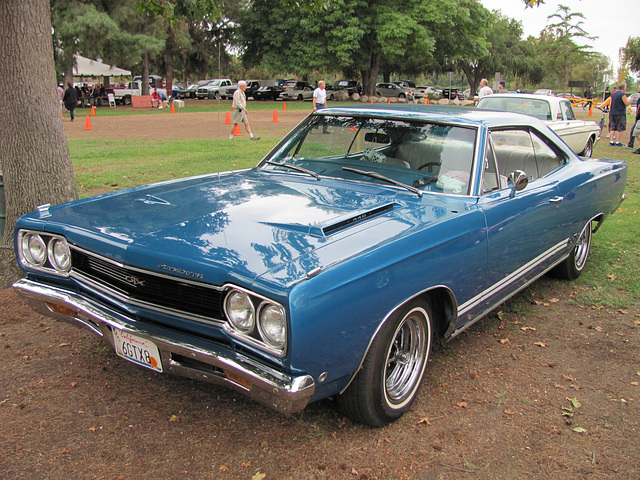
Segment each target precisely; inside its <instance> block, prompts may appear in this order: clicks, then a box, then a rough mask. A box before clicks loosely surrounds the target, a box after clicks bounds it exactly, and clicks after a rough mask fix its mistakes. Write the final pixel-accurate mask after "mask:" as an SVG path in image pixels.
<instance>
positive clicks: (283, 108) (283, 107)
mask: <svg viewBox="0 0 640 480" xmlns="http://www.w3.org/2000/svg"><path fill="white" fill-rule="evenodd" d="M286 109H287V102H282V110H286Z"/></svg>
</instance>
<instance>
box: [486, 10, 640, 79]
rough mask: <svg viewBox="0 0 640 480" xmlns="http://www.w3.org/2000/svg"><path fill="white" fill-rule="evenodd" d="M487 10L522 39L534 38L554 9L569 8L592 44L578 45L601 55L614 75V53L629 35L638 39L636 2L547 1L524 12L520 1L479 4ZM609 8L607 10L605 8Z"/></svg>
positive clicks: (554, 11) (639, 13) (624, 43)
mask: <svg viewBox="0 0 640 480" xmlns="http://www.w3.org/2000/svg"><path fill="white" fill-rule="evenodd" d="M480 1H481V2H482V5H484V7H485V8H487V9H488V10H501V11H502V13H503V15H505V16H507V17H510V18H513V19H515V20H518V21H520V22H521V23H522V29H523V32H524V38H527V37H529V35H533V36H535V37H537V36H538V35H539V34H540V32H541V31H542V29H543V28H544V27H545V26H546V25H547V24H548V23H557V20H556V19H554V20H551V21H549V20H547V17H548V16H549V15H553V14H554V13H557V11H558V5H565V6H567V7H569V9H570V13H581V14H582V15H583V16H584V20H581V19H579V18H576V19H575V20H576V21H579V20H581V21H582V22H583V23H582V25H581V27H582V28H583V29H584V30H585V31H586V32H587V33H588V34H589V35H590V36H592V37H594V36H595V37H598V38H596V39H595V40H593V41H591V40H585V39H577V40H578V41H577V42H576V43H578V44H579V45H592V46H593V49H592V51H594V52H599V53H603V54H604V55H606V56H608V57H609V59H610V60H611V62H612V63H613V67H614V72H615V71H617V68H618V50H619V49H620V47H624V46H625V45H626V44H627V39H628V38H629V35H631V36H632V37H636V36H639V35H640V28H639V27H638V25H639V23H638V22H639V21H640V0H620V1H611V3H609V2H608V1H602V0H564V1H560V2H558V1H556V0H547V1H546V3H544V4H542V5H540V6H539V7H533V8H527V9H526V10H525V7H524V3H523V2H522V0H480ZM606 7H609V8H606Z"/></svg>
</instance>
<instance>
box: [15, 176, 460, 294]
mask: <svg viewBox="0 0 640 480" xmlns="http://www.w3.org/2000/svg"><path fill="white" fill-rule="evenodd" d="M451 201H453V202H454V203H455V202H458V203H459V202H461V200H459V199H457V200H456V199H452V200H451ZM442 202H443V200H442V199H439V198H438V196H437V195H433V196H431V201H430V202H429V203H432V205H426V206H425V197H423V198H419V197H418V196H416V195H414V194H413V193H411V192H405V191H403V190H398V189H397V188H390V187H386V186H382V185H372V184H366V183H356V182H345V181H337V180H331V179H325V178H323V179H322V180H321V181H317V180H315V179H314V178H312V177H307V176H302V175H299V174H284V173H274V172H264V171H261V170H250V171H244V172H232V173H228V174H224V175H220V176H218V175H209V176H203V177H194V178H189V179H182V180H176V181H171V182H164V183H160V184H155V185H149V186H144V187H137V188H133V189H129V190H124V191H121V192H115V193H111V194H106V195H102V196H98V197H93V198H89V199H85V200H79V201H76V202H72V203H69V204H64V205H60V206H56V207H50V208H49V209H48V210H46V211H40V212H34V213H33V214H30V215H29V216H28V217H25V220H24V221H25V223H23V224H22V225H21V226H23V227H24V226H27V227H29V226H30V227H32V228H37V227H36V226H35V225H28V223H29V221H28V220H26V219H27V218H30V219H31V221H38V220H37V219H38V217H42V220H45V221H46V224H43V225H46V228H47V229H51V230H53V231H54V232H57V233H61V234H64V235H65V236H66V237H67V239H68V241H69V242H70V243H71V244H73V245H78V246H80V247H83V248H85V249H87V250H90V251H94V252H96V253H99V254H101V255H103V256H105V257H109V258H111V259H113V260H116V261H119V262H122V263H125V264H129V265H133V266H138V267H141V268H150V269H153V270H164V271H167V272H170V273H172V274H177V275H183V276H186V277H189V278H197V279H201V280H204V281H207V282H211V283H215V284H221V283H224V282H227V281H244V282H248V283H251V282H253V281H254V280H255V279H256V278H257V277H260V276H263V277H265V281H270V282H277V283H280V284H285V285H286V284H291V283H295V282H297V281H299V280H300V279H302V278H305V277H306V276H307V275H309V272H311V271H313V270H317V269H318V268H321V269H326V268H329V267H331V266H332V265H335V264H336V263H339V262H341V261H343V260H344V259H347V258H349V257H352V256H354V255H359V254H362V253H363V252H366V251H368V250H371V249H373V248H375V247H376V246H377V245H380V244H382V243H387V242H389V241H390V239H392V238H397V237H398V236H402V235H405V234H407V233H408V232H409V231H411V230H412V229H414V228H416V226H417V225H419V224H425V223H430V222H435V221H439V220H441V219H442V218H443V217H445V216H447V211H448V209H447V208H445V207H444V205H443V203H442ZM452 207H453V208H452V209H455V210H459V206H452ZM240 279H241V280H240ZM267 279H268V280H267Z"/></svg>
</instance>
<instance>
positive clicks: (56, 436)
mask: <svg viewBox="0 0 640 480" xmlns="http://www.w3.org/2000/svg"><path fill="white" fill-rule="evenodd" d="M278 114H279V118H280V122H282V124H284V121H283V117H284V118H287V117H286V116H284V115H283V112H280V111H279V112H278ZM271 115H272V113H271V112H269V115H268V117H267V115H266V114H262V117H264V118H258V117H259V116H260V115H258V114H256V115H254V116H253V117H252V119H251V121H252V124H253V126H254V130H256V132H258V131H259V130H260V128H276V127H274V126H273V122H272V117H271ZM187 116H189V117H191V118H187ZM209 117H213V115H212V114H211V115H208V117H207V114H184V115H179V114H176V115H155V116H148V115H144V116H143V115H140V116H132V117H117V118H116V117H111V118H109V117H104V118H100V117H97V118H96V119H95V120H94V119H93V118H92V120H91V121H92V124H93V128H94V130H92V131H84V122H80V121H78V120H77V121H76V122H74V123H73V124H71V123H70V122H68V121H66V122H65V128H66V129H67V134H68V135H69V138H76V137H75V136H76V135H86V134H88V135H100V138H110V135H116V136H115V137H114V138H122V135H123V134H127V135H143V134H144V135H146V134H147V133H145V132H147V131H148V130H149V129H150V128H149V127H150V126H152V127H153V128H163V129H164V130H163V131H166V132H171V134H172V135H174V134H175V135H180V138H196V137H197V136H198V135H203V136H204V137H205V138H206V137H208V136H210V135H209V132H211V131H212V130H213V129H214V128H217V126H216V121H214V120H213V119H212V118H209ZM291 117H293V115H292V116H291ZM297 117H298V118H297V119H295V120H293V119H287V121H289V120H290V123H291V124H294V123H297V121H298V120H299V117H300V114H297ZM80 119H82V117H80ZM222 121H224V119H223V120H222ZM207 122H210V123H207ZM260 122H262V124H261V123H260ZM282 124H280V125H282ZM179 125H183V127H179ZM96 126H100V127H102V126H104V127H106V128H99V129H98V128H96ZM290 126H291V125H289V127H290ZM289 127H287V126H284V125H282V128H283V129H284V130H287V129H288V128H289ZM277 128H280V126H278V127H277ZM115 130H119V132H118V133H116V132H115ZM225 131H226V128H225ZM190 136H192V137H190ZM597 241H598V235H597V234H596V235H595V236H594V242H597ZM603 275H604V274H603ZM577 288H579V287H578V286H577V284H575V283H571V282H560V281H556V280H553V279H549V278H546V277H545V278H543V279H541V280H539V281H538V282H537V283H536V284H534V285H533V286H532V287H530V288H529V289H527V290H526V291H524V292H522V293H521V294H520V295H518V296H517V297H515V298H514V299H512V300H510V301H509V302H508V303H507V304H505V305H503V306H502V307H501V308H500V309H498V310H497V311H496V312H494V313H493V314H492V315H491V316H489V317H487V318H485V319H483V320H482V321H481V322H479V323H478V324H476V325H475V326H473V327H472V328H471V329H469V330H468V331H467V332H465V333H463V334H461V335H460V336H459V337H457V338H456V339H454V340H453V341H451V342H449V343H447V344H445V345H441V346H439V347H438V348H436V350H435V352H434V355H433V356H432V359H431V362H430V365H429V369H428V376H427V379H426V381H425V383H424V385H423V387H422V390H421V392H420V395H419V397H418V399H417V401H416V403H415V404H414V406H413V408H412V410H411V411H410V412H409V414H407V415H406V416H404V417H403V418H402V419H400V420H399V421H397V422H396V423H394V424H392V425H390V426H388V427H386V428H381V429H371V428H366V427H363V426H360V425H356V424H353V423H352V422H350V421H349V420H347V419H346V418H345V417H344V416H342V415H341V414H340V412H339V411H338V410H337V408H336V406H335V403H334V402H333V401H332V400H326V401H322V402H318V403H314V404H311V405H310V406H308V407H307V408H306V409H305V411H304V412H302V413H301V414H299V415H295V416H289V417H286V416H282V415H280V414H277V413H274V412H272V411H270V410H268V409H266V408H263V407H261V406H260V405H257V404H255V403H253V402H251V401H249V400H247V399H245V398H243V397H240V396H239V395H237V394H235V393H233V392H230V391H227V390H225V389H223V388H220V387H217V386H212V385H210V384H207V383H203V382H197V381H192V380H188V379H184V378H180V377H174V376H171V375H163V374H156V373H154V372H151V371H148V370H145V369H143V368H141V367H138V366H135V365H133V364H131V363H128V362H126V361H125V360H122V359H120V358H119V357H118V356H117V355H116V354H115V353H114V352H113V351H111V350H110V349H109V348H108V347H106V346H105V345H104V344H103V343H101V342H100V340H99V339H98V338H97V337H94V336H93V334H91V333H90V332H89V331H87V330H83V329H80V328H79V327H76V326H74V325H70V324H67V323H62V322H57V321H54V320H51V319H49V318H46V317H41V316H39V315H37V314H35V313H33V312H32V311H31V310H30V309H28V308H27V307H26V306H25V305H24V304H23V303H22V302H21V301H20V300H19V299H18V297H17V296H16V295H15V294H14V293H13V291H11V290H10V289H6V290H0V478H1V479H11V480H13V479H19V478H25V479H30V480H38V479H52V480H54V479H55V480H59V479H67V478H68V479H104V480H128V479H131V478H139V479H145V480H146V479H167V480H172V479H193V480H199V479H223V480H224V479H246V480H254V479H255V480H262V479H266V480H276V479H282V480H289V479H291V480H294V479H296V480H297V479H305V480H306V479H389V480H396V479H422V480H436V479H442V480H444V479H447V480H449V479H456V480H457V479H465V478H469V479H482V480H485V479H486V480H501V479H504V480H516V479H563V480H570V479H594V480H595V479H598V480H601V479H611V480H614V479H615V480H619V479H625V480H626V479H629V480H637V479H638V478H640V455H639V454H638V451H639V450H640V386H639V383H640V349H639V348H638V346H639V345H640V307H639V306H637V305H636V306H630V307H629V308H628V309H621V310H617V311H615V310H610V309H607V308H602V307H601V306H599V305H582V304H580V303H578V302H577V301H576V300H575V292H576V289H577Z"/></svg>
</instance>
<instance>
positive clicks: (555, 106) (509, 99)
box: [477, 93, 600, 157]
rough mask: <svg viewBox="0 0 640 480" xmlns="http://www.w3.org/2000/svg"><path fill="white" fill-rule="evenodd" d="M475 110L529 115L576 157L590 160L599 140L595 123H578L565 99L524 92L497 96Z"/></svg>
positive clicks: (485, 101) (482, 103)
mask: <svg viewBox="0 0 640 480" xmlns="http://www.w3.org/2000/svg"><path fill="white" fill-rule="evenodd" d="M477 108H480V109H484V110H499V111H502V112H515V113H524V114H525V115H531V116H532V117H535V118H539V119H541V120H544V121H545V122H546V124H547V125H548V126H549V128H551V130H553V131H554V132H556V134H558V136H559V137H560V138H561V139H562V140H563V141H564V142H565V143H566V144H567V145H569V148H571V149H572V150H573V151H574V152H576V153H577V154H578V155H581V156H583V157H590V156H591V155H592V154H593V148H594V147H595V145H596V143H598V140H599V139H600V128H599V127H598V125H597V124H596V122H591V121H583V120H578V119H577V118H576V115H575V113H573V108H572V107H571V102H570V101H569V100H568V99H567V98H562V97H556V96H549V95H535V94H533V95H530V94H526V93H517V94H515V93H496V94H493V95H487V96H486V97H483V98H481V99H480V101H479V102H478V105H477Z"/></svg>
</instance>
